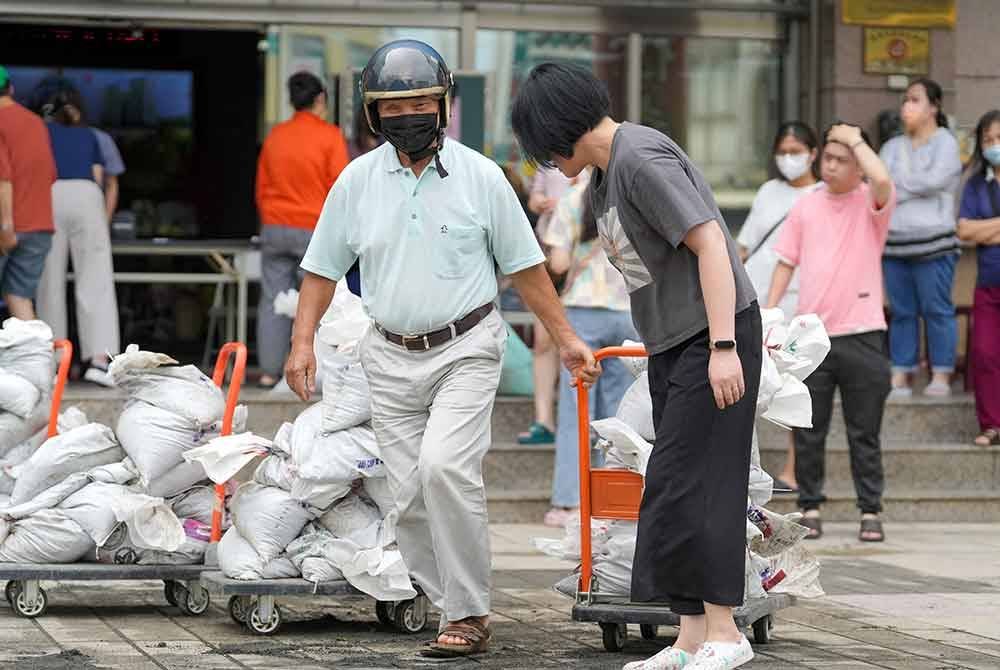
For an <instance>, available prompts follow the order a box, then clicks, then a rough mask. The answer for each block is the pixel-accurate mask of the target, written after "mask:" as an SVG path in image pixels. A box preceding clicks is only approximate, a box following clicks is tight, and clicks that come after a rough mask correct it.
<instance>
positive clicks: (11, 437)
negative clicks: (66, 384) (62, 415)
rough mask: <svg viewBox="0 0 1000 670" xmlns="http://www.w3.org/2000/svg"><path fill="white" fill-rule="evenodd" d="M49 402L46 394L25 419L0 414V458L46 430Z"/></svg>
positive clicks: (49, 399) (4, 413)
mask: <svg viewBox="0 0 1000 670" xmlns="http://www.w3.org/2000/svg"><path fill="white" fill-rule="evenodd" d="M51 401H52V398H51V397H50V396H49V395H48V394H45V395H43V396H42V398H41V400H39V401H38V404H36V405H35V409H34V411H33V412H32V413H31V415H30V416H28V418H26V419H22V418H21V417H19V416H17V415H15V414H11V413H10V412H0V457H3V456H5V455H6V454H7V453H8V452H9V451H10V450H11V449H13V448H14V447H16V446H17V445H19V444H21V443H23V442H24V441H26V440H29V439H31V438H32V436H33V435H36V434H37V433H39V432H41V431H45V430H46V429H47V427H48V424H49V411H50V409H51V408H50V404H51ZM46 437H47V433H46Z"/></svg>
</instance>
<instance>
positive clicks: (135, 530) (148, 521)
mask: <svg viewBox="0 0 1000 670" xmlns="http://www.w3.org/2000/svg"><path fill="white" fill-rule="evenodd" d="M108 502H109V504H110V505H111V509H112V511H113V512H114V514H115V517H116V518H117V519H118V520H119V521H121V522H122V523H124V524H125V525H126V526H127V527H128V536H129V540H130V541H131V542H132V544H133V545H135V546H136V547H138V548H140V549H153V550H157V551H168V552H169V551H174V550H176V549H177V548H178V547H179V546H181V544H182V543H183V542H184V538H185V535H184V526H183V525H181V521H180V519H178V518H177V515H176V514H174V512H173V510H171V509H170V506H169V505H168V504H167V503H166V501H164V500H163V498H154V497H152V496H147V495H143V494H141V493H131V494H129V495H125V496H120V497H117V498H111V499H110V500H109V501H108Z"/></svg>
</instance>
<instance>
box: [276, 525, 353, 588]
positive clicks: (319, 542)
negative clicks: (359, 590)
mask: <svg viewBox="0 0 1000 670" xmlns="http://www.w3.org/2000/svg"><path fill="white" fill-rule="evenodd" d="M329 539H331V534H330V533H329V532H327V531H322V532H320V529H317V528H315V527H314V526H312V524H310V525H309V526H306V529H305V530H304V531H303V532H302V535H300V536H299V537H297V538H296V539H295V541H294V542H292V543H291V544H290V545H288V549H287V550H286V554H287V556H288V559H289V560H290V561H291V562H292V563H293V564H294V565H295V567H296V569H298V571H299V572H300V573H302V578H303V579H305V580H306V581H310V582H313V583H314V584H318V583H321V582H332V581H337V580H341V579H343V578H344V573H343V572H341V570H340V569H339V568H338V567H336V566H335V565H334V564H333V563H332V562H331V561H330V558H329V557H328V556H327V555H326V546H325V542H326V541H328V540H329Z"/></svg>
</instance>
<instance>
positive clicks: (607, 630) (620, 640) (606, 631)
mask: <svg viewBox="0 0 1000 670" xmlns="http://www.w3.org/2000/svg"><path fill="white" fill-rule="evenodd" d="M601 633H603V635H604V648H605V649H606V650H608V651H621V650H622V649H624V648H625V639H626V638H627V637H628V627H627V626H626V625H625V624H623V623H602V624H601Z"/></svg>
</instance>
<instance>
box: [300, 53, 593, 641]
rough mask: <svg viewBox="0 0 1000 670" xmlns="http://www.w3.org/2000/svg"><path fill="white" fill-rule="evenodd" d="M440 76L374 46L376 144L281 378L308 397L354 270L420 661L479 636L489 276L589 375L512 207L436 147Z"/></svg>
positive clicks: (330, 201)
mask: <svg viewBox="0 0 1000 670" xmlns="http://www.w3.org/2000/svg"><path fill="white" fill-rule="evenodd" d="M452 86H453V82H452V76H451V73H450V72H449V70H448V68H447V66H446V65H445V63H444V61H443V60H442V58H441V56H440V55H439V54H438V53H437V52H436V51H435V50H434V49H432V48H431V47H429V46H428V45H426V44H424V43H422V42H417V41H415V40H400V41H396V42H391V43H389V44H386V45H385V46H383V47H381V48H380V49H378V50H377V51H376V52H375V54H374V55H373V56H372V58H371V60H370V61H369V62H368V65H367V66H366V67H365V70H364V72H363V73H362V76H361V91H362V95H363V102H364V114H365V115H366V118H367V120H368V123H369V124H370V126H371V128H372V131H373V132H375V133H379V134H381V135H382V136H383V137H385V139H386V140H387V142H386V144H384V145H382V146H381V147H379V148H377V149H374V150H372V151H370V152H368V153H367V154H365V155H364V156H361V157H360V158H358V159H357V160H355V161H354V162H352V163H351V164H349V165H348V167H347V169H346V170H344V172H343V173H342V174H341V176H340V178H339V179H338V181H337V183H336V184H335V185H334V187H333V189H331V191H330V194H329V196H328V197H327V200H326V204H325V205H324V208H323V212H322V214H321V215H320V218H319V222H318V223H317V225H316V231H315V233H314V235H313V238H312V241H311V242H310V244H309V249H308V251H307V252H306V255H305V257H304V258H303V260H302V268H303V269H304V270H305V271H306V278H305V280H304V281H303V283H302V289H301V294H300V297H299V308H298V314H297V316H296V319H295V330H294V333H293V335H292V353H291V355H290V356H289V359H288V363H287V365H286V373H285V374H286V378H287V379H288V381H289V384H290V385H291V387H292V388H293V389H294V390H295V392H296V393H298V395H299V396H300V397H301V398H303V399H306V398H308V396H309V394H310V392H311V391H312V390H313V380H314V375H315V370H316V361H315V358H314V356H313V336H314V333H315V330H316V326H317V324H318V322H319V319H320V317H321V316H322V314H323V312H324V311H325V310H326V308H327V305H328V304H329V303H330V300H331V298H332V297H333V293H334V290H335V288H336V285H337V282H339V281H340V280H341V279H342V278H343V277H344V275H345V273H346V272H347V270H348V268H350V267H351V265H352V264H353V263H354V262H355V261H356V260H359V261H360V269H361V286H362V291H361V292H362V296H363V300H364V305H365V309H366V310H367V313H368V314H369V316H370V317H371V318H372V322H373V324H372V328H371V329H370V330H369V332H368V333H367V334H366V335H365V337H364V338H363V340H362V342H361V345H360V348H361V361H362V364H363V366H364V368H365V371H366V373H367V375H368V380H369V384H370V385H371V390H372V415H373V419H372V425H373V427H374V429H375V434H376V437H377V438H378V442H379V447H380V449H381V451H382V458H383V460H384V461H385V464H386V468H387V470H388V473H389V484H390V487H391V489H392V493H393V497H394V500H395V508H396V514H398V528H397V533H398V540H399V546H400V549H401V550H402V552H403V557H404V559H405V560H406V564H407V567H408V568H409V569H410V573H411V574H412V575H413V577H414V579H415V580H416V581H417V583H418V584H419V585H420V587H421V588H422V589H423V590H424V592H425V593H426V594H427V596H428V597H429V598H430V600H431V601H432V602H433V603H434V604H435V606H436V607H438V608H439V609H440V610H441V611H442V627H441V631H440V636H439V637H438V639H437V641H436V642H435V643H434V644H432V645H431V646H429V647H427V648H426V650H425V651H424V653H425V654H427V655H436V656H465V655H470V654H476V653H481V652H484V651H486V650H487V648H488V645H489V639H490V631H489V628H488V615H489V610H490V551H489V531H488V528H487V518H486V493H485V489H484V486H483V475H482V459H483V457H484V456H485V454H486V452H487V450H488V449H489V446H490V417H491V414H492V411H493V401H494V398H495V395H496V389H497V385H498V383H499V379H500V361H501V358H502V357H503V350H504V346H505V340H506V329H505V326H504V323H503V320H502V319H501V318H500V316H499V314H497V312H496V310H495V309H494V305H493V303H494V300H495V299H496V296H497V283H496V275H495V270H494V266H495V265H498V266H499V267H500V270H501V272H503V273H504V274H507V275H510V276H511V277H512V278H513V282H514V285H515V286H516V288H517V289H518V291H519V292H520V294H521V296H522V297H523V299H524V301H525V302H526V303H527V304H528V306H529V307H530V308H531V309H532V310H533V311H534V312H535V313H536V314H538V316H539V318H540V319H541V320H542V322H543V323H544V324H545V326H546V328H547V329H548V330H549V332H550V333H551V334H552V336H553V339H554V340H555V342H556V343H557V344H558V345H559V348H560V353H561V356H562V361H563V363H564V364H565V365H566V366H567V367H568V368H569V369H570V371H571V372H573V374H574V375H575V376H576V377H577V378H579V379H581V380H582V381H583V382H584V383H592V382H593V381H594V380H595V379H596V378H597V375H598V374H600V368H599V366H598V365H597V363H596V362H595V361H594V357H593V354H592V353H591V351H590V349H589V348H588V347H587V346H586V345H585V344H584V343H583V342H582V341H581V340H580V339H579V338H578V337H577V336H576V334H575V333H573V331H572V329H571V328H570V326H569V324H568V323H567V321H566V318H565V315H564V313H563V310H562V307H561V305H560V304H559V300H558V297H557V295H556V293H555V291H554V289H553V288H552V282H551V281H550V280H549V278H548V275H547V273H546V271H545V268H544V261H545V258H544V256H543V255H542V252H541V249H539V247H538V244H537V242H536V241H535V237H534V233H533V232H532V229H531V226H530V224H529V223H528V221H527V219H526V218H525V216H524V211H523V210H522V209H521V206H520V203H519V202H518V200H517V196H516V195H515V194H514V191H513V189H512V188H511V187H510V184H509V183H508V182H507V180H506V178H505V177H504V175H503V172H502V171H501V170H500V168H499V167H498V166H497V165H496V164H495V163H493V161H491V160H489V159H487V158H486V157H484V156H482V155H480V154H478V153H476V152H475V151H472V150H471V149H468V148H467V147H465V146H463V145H462V144H460V143H459V142H456V141H454V140H451V139H447V140H446V139H445V137H444V128H445V126H446V125H447V124H448V120H449V115H450V97H449V96H450V93H451V90H452Z"/></svg>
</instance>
